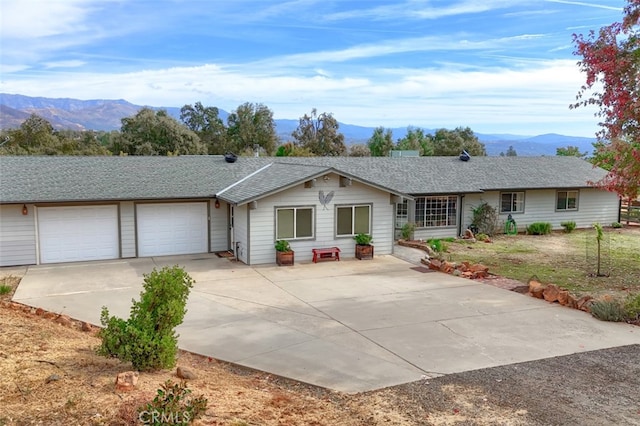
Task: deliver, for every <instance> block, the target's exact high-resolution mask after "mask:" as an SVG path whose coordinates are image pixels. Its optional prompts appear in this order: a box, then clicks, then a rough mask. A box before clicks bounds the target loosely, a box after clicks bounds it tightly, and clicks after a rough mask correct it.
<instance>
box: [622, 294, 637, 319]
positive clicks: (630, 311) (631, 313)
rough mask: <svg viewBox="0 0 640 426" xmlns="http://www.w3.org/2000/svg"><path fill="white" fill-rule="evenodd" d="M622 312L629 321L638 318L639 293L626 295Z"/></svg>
mask: <svg viewBox="0 0 640 426" xmlns="http://www.w3.org/2000/svg"><path fill="white" fill-rule="evenodd" d="M624 314H625V316H626V317H627V319H628V320H630V321H635V320H638V319H640V293H638V294H630V295H629V296H627V298H626V299H625V301H624Z"/></svg>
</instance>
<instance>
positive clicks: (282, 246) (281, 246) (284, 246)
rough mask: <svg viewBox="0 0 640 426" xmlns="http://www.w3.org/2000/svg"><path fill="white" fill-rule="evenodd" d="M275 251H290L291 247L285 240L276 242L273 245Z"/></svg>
mask: <svg viewBox="0 0 640 426" xmlns="http://www.w3.org/2000/svg"><path fill="white" fill-rule="evenodd" d="M275 248H276V251H285V252H286V251H291V245H290V244H289V241H287V240H278V241H276V244H275Z"/></svg>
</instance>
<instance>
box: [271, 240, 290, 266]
mask: <svg viewBox="0 0 640 426" xmlns="http://www.w3.org/2000/svg"><path fill="white" fill-rule="evenodd" d="M275 247H276V263H277V264H278V265H279V266H283V265H284V266H288V265H293V261H294V259H293V250H291V246H290V245H289V241H287V240H277V241H276V244H275Z"/></svg>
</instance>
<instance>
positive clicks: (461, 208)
mask: <svg viewBox="0 0 640 426" xmlns="http://www.w3.org/2000/svg"><path fill="white" fill-rule="evenodd" d="M463 220H464V194H462V195H460V211H459V212H458V236H461V235H462V221H463Z"/></svg>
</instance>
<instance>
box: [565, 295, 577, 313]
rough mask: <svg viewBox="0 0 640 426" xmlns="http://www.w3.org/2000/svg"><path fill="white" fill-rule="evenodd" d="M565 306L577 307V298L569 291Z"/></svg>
mask: <svg viewBox="0 0 640 426" xmlns="http://www.w3.org/2000/svg"><path fill="white" fill-rule="evenodd" d="M567 306H568V307H570V308H571V309H577V308H578V299H576V298H575V297H574V296H573V294H571V293H569V296H568V297H567Z"/></svg>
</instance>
